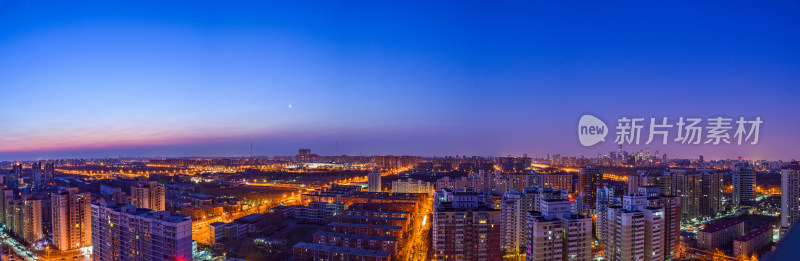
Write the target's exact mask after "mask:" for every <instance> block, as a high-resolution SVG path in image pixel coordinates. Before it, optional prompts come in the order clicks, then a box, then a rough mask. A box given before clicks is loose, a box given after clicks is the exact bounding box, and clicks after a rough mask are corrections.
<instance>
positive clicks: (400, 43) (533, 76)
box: [0, 2, 800, 161]
mask: <svg viewBox="0 0 800 261" xmlns="http://www.w3.org/2000/svg"><path fill="white" fill-rule="evenodd" d="M798 5H800V4H798V3H794V2H782V3H758V4H756V3H749V2H730V3H726V4H724V5H716V4H702V3H691V4H688V3H687V4H686V5H679V4H675V3H670V4H666V3H665V4H663V5H659V4H649V5H646V6H645V5H644V4H642V3H633V2H631V3H604V4H600V3H588V4H574V5H557V6H556V5H551V4H549V3H514V4H506V5H497V4H488V3H480V4H479V3H473V4H464V5H455V4H448V3H426V4H424V5H419V4H415V3H394V4H389V3H360V4H352V5H350V4H346V3H318V4H312V5H302V6H301V5H295V4H294V3H258V4H252V3H247V4H245V3H240V4H233V3H232V4H225V5H219V4H214V3H210V2H200V3H196V4H194V5H193V6H191V7H186V6H182V5H179V4H169V3H156V2H137V3H136V4H128V3H91V2H78V3H37V4H31V3H27V2H7V3H2V4H0V57H3V59H0V86H3V87H2V89H3V92H2V93H3V94H4V95H3V96H4V99H3V100H4V109H2V110H0V122H3V128H0V161H3V160H36V159H52V158H102V157H106V156H110V157H117V156H124V157H153V156H175V157H181V156H212V157H213V156H216V157H224V156H249V155H250V153H251V151H250V144H251V143H252V144H254V151H253V152H254V154H255V155H292V153H293V152H294V151H295V150H296V149H297V148H298V147H309V148H312V149H313V150H314V152H315V153H319V154H323V155H335V154H339V155H340V154H348V155H385V154H394V155H403V154H408V155H422V156H443V155H478V156H505V155H509V154H511V155H516V156H521V155H522V154H524V153H527V154H528V155H529V156H534V155H537V154H538V156H539V157H544V156H545V155H547V154H550V155H555V154H561V155H570V156H578V157H580V156H581V155H584V156H585V157H587V158H592V157H596V156H597V154H606V153H608V152H610V151H616V150H617V145H615V144H613V142H611V140H607V141H606V142H604V143H601V144H599V145H596V146H593V147H589V148H585V147H582V146H581V145H580V143H579V142H578V139H577V136H576V133H575V130H576V126H577V122H578V118H579V117H580V116H581V115H584V114H591V115H596V116H598V117H599V118H601V119H603V120H604V121H605V122H606V123H607V124H609V126H613V124H612V123H613V122H614V120H616V119H618V118H620V117H623V116H628V117H645V118H649V117H669V118H670V119H671V120H672V121H674V120H675V119H676V118H677V117H682V116H683V117H701V118H710V117H716V116H726V117H732V118H738V117H740V116H744V117H747V118H753V117H756V116H758V117H761V118H762V119H763V120H764V124H763V126H762V130H761V140H760V143H759V144H758V145H741V146H737V145H718V146H713V145H675V144H668V145H640V146H628V145H626V146H624V147H623V149H624V150H627V151H638V150H640V149H642V150H644V149H645V148H650V151H651V152H654V151H656V150H658V151H660V152H661V153H667V154H668V155H669V157H670V158H697V157H698V156H699V155H703V156H704V157H705V158H706V159H709V160H711V159H722V158H736V157H739V156H741V157H745V158H750V159H767V160H792V159H796V158H798V153H797V150H796V149H795V148H797V147H798V146H800V139H798V138H796V137H795V136H794V133H795V130H796V129H798V127H800V123H799V122H797V121H796V120H795V119H793V116H794V114H795V113H794V112H796V111H798V109H800V105H798V103H797V102H796V101H795V100H794V99H793V98H794V97H796V96H797V94H800V88H797V84H796V83H797V80H798V79H800V72H799V71H798V70H797V69H796V66H795V65H796V64H798V62H800V52H798V51H797V48H796V46H800V28H797V27H796V26H793V25H795V24H798V22H800V18H798V16H797V15H796V12H795V10H797V9H798V7H800V6H798ZM709 14H713V15H709ZM632 21H636V22H632ZM645 138H646V137H645ZM612 140H613V137H612Z"/></svg>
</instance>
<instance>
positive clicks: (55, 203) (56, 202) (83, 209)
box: [51, 188, 92, 251]
mask: <svg viewBox="0 0 800 261" xmlns="http://www.w3.org/2000/svg"><path fill="white" fill-rule="evenodd" d="M91 200H92V197H91V194H90V193H88V192H85V193H80V192H79V191H78V188H66V189H61V191H59V192H58V193H56V194H53V196H52V203H51V204H52V208H53V211H52V216H53V220H52V222H53V245H55V247H56V248H58V249H59V250H61V251H66V250H72V249H79V248H82V247H88V246H91V245H92V236H91V233H92V216H91Z"/></svg>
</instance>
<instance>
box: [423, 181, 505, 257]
mask: <svg viewBox="0 0 800 261" xmlns="http://www.w3.org/2000/svg"><path fill="white" fill-rule="evenodd" d="M443 198H444V199H452V200H444V201H439V202H438V204H437V205H435V206H434V211H433V224H432V226H433V260H437V261H443V260H497V261H499V260H501V259H502V249H501V226H502V225H501V219H500V218H501V217H500V216H501V213H500V211H499V210H497V209H494V208H493V207H492V206H491V205H487V204H485V203H484V202H479V201H478V194H477V193H468V192H455V193H453V195H452V196H446V197H443Z"/></svg>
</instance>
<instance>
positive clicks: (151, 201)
mask: <svg viewBox="0 0 800 261" xmlns="http://www.w3.org/2000/svg"><path fill="white" fill-rule="evenodd" d="M165 195H166V188H165V187H164V186H161V185H158V183H157V182H155V181H147V182H145V181H140V182H137V183H136V184H134V185H133V186H131V205H134V206H136V207H139V208H148V209H152V210H155V211H163V210H165V209H166V208H165V201H164V197H165Z"/></svg>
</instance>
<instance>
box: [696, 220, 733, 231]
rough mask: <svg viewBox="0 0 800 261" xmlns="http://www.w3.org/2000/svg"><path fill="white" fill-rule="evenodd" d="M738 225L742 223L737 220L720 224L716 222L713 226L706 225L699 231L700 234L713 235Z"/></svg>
mask: <svg viewBox="0 0 800 261" xmlns="http://www.w3.org/2000/svg"><path fill="white" fill-rule="evenodd" d="M739 223H742V221H741V220H738V219H731V220H726V221H722V222H717V223H714V224H710V225H706V227H705V228H703V229H702V230H700V232H706V233H714V232H717V231H720V230H723V229H726V228H728V227H731V226H733V225H736V224H739Z"/></svg>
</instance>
